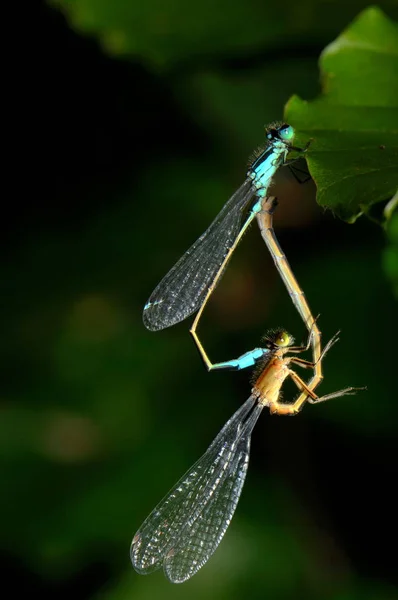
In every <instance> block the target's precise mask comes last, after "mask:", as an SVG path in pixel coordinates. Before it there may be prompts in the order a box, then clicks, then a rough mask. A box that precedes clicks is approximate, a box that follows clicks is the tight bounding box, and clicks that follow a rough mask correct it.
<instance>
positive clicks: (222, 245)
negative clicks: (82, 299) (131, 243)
mask: <svg viewBox="0 0 398 600" xmlns="http://www.w3.org/2000/svg"><path fill="white" fill-rule="evenodd" d="M294 135H295V131H294V129H293V127H291V126H290V125H288V124H286V123H283V124H281V123H276V124H273V125H270V126H269V127H268V128H267V129H266V140H267V143H266V147H265V148H264V149H262V150H261V151H258V152H257V153H256V154H255V156H254V157H253V159H252V161H251V163H250V166H249V169H248V171H247V175H246V180H245V181H244V183H243V184H242V185H241V186H240V188H239V189H238V190H237V191H236V192H235V193H234V195H233V196H232V197H231V198H230V199H229V200H228V202H227V203H226V204H225V205H224V207H223V208H222V209H221V211H220V212H219V213H218V215H217V217H216V218H215V220H214V221H213V222H212V223H211V225H210V226H209V228H208V229H207V230H206V231H205V232H204V233H203V234H202V235H201V236H200V238H198V239H197V240H196V242H195V243H194V244H193V245H192V246H191V247H190V248H189V250H187V252H185V254H184V255H183V256H182V257H181V258H180V259H179V260H178V262H177V263H176V264H175V265H174V267H173V268H172V269H171V270H170V271H169V272H168V273H167V275H166V276H165V277H164V278H163V279H162V280H161V282H160V283H159V284H158V286H157V287H156V288H155V290H154V291H153V293H152V294H151V296H150V298H149V300H148V302H147V303H146V305H145V307H144V312H143V321H144V324H145V326H146V327H147V328H148V329H150V330H151V331H157V330H160V329H164V328H166V327H170V326H171V325H175V324H176V323H179V322H180V321H183V320H184V319H186V318H187V317H189V316H190V315H191V314H193V313H194V312H196V311H197V310H198V309H199V307H200V306H201V304H202V302H203V300H204V298H205V297H206V294H207V292H208V289H209V287H210V286H211V285H212V282H213V281H214V278H215V276H216V274H217V272H218V271H219V267H220V265H221V264H222V263H223V261H224V259H225V257H226V255H227V254H231V253H232V252H233V251H234V249H235V248H236V246H237V245H238V243H239V241H240V240H241V238H242V237H243V235H244V233H245V232H246V231H247V229H248V227H249V225H250V224H251V222H252V221H253V219H254V217H255V216H256V215H257V214H258V213H259V211H261V203H262V200H263V199H264V198H265V197H266V196H267V193H268V190H269V188H270V185H271V183H272V178H273V176H274V175H275V173H276V171H277V169H278V168H279V167H280V166H281V165H284V164H288V163H289V161H288V160H287V154H288V152H289V151H290V150H295V151H297V152H301V153H303V152H305V151H306V150H307V147H308V144H307V146H306V147H305V148H297V147H296V146H293V139H294ZM252 198H254V202H253V204H252V206H251V207H250V209H249V212H248V215H247V217H246V220H245V221H244V222H243V224H242V220H243V215H244V213H245V211H246V210H247V208H248V206H249V204H250V201H251V200H252ZM218 279H219V278H218ZM212 289H214V286H213V287H212Z"/></svg>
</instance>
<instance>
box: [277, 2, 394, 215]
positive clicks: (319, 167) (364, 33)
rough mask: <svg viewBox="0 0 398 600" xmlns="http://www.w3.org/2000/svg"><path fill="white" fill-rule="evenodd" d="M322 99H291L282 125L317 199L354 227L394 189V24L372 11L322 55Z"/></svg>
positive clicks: (363, 16)
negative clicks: (293, 132)
mask: <svg viewBox="0 0 398 600" xmlns="http://www.w3.org/2000/svg"><path fill="white" fill-rule="evenodd" d="M320 69H321V80H322V94H321V96H319V97H318V98H316V99H315V100H313V101H310V102H307V101H305V100H302V99H301V98H298V97H297V96H293V97H292V98H291V99H290V100H289V102H288V104H287V106H286V110H285V118H286V121H287V122H289V123H291V124H292V125H293V126H294V127H295V128H296V129H297V134H298V138H300V144H301V142H302V141H303V140H304V142H305V141H306V140H308V139H310V138H313V141H312V144H311V145H310V148H309V150H308V155H307V161H308V168H309V170H310V173H311V175H312V177H313V179H314V181H315V183H316V186H317V200H318V203H319V204H320V205H321V206H324V207H327V208H330V209H332V210H333V212H335V213H336V214H337V215H338V216H339V217H341V218H342V219H344V220H346V221H350V222H353V221H355V219H356V218H357V217H358V216H360V215H361V214H362V213H367V212H368V211H369V210H370V207H371V206H372V205H374V204H377V203H378V202H386V201H388V200H389V199H390V198H391V197H392V196H393V195H394V194H395V192H396V190H397V189H398V77H397V73H398V27H397V25H396V24H395V23H393V22H392V21H391V20H389V19H388V18H387V17H386V16H385V15H384V14H383V13H382V12H381V10H380V9H378V8H376V7H371V8H368V9H366V10H365V11H363V12H362V13H361V14H360V15H359V16H358V17H357V19H356V20H355V21H354V22H353V23H352V24H351V25H350V26H349V27H348V29H346V30H345V31H344V32H343V33H342V34H341V35H340V36H339V37H338V38H337V39H336V40H335V41H334V42H332V43H331V44H330V45H329V46H327V48H325V50H324V51H323V53H322V55H321V58H320Z"/></svg>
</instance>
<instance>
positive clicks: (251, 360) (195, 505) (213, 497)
mask: <svg viewBox="0 0 398 600" xmlns="http://www.w3.org/2000/svg"><path fill="white" fill-rule="evenodd" d="M310 338H311V333H310V335H309V338H308V342H307V345H306V346H296V347H295V346H293V342H294V340H293V338H292V337H291V336H290V335H289V334H288V333H287V332H286V331H284V330H277V331H274V332H270V333H269V334H268V335H267V336H266V337H265V345H264V347H263V348H256V349H254V350H252V351H251V352H247V353H246V354H243V355H242V356H241V357H239V358H237V359H235V360H230V361H226V362H223V363H217V364H212V363H211V362H210V361H209V359H208V358H207V360H208V362H209V364H210V367H211V369H235V370H239V369H244V368H246V367H249V366H252V365H255V364H256V363H259V365H261V366H260V370H259V372H258V376H257V378H256V381H255V383H254V385H253V388H252V391H251V395H250V397H249V398H248V400H246V402H245V403H244V404H243V405H242V406H241V408H239V409H238V410H237V412H236V413H235V414H234V415H233V416H232V417H231V419H230V420H229V421H228V422H227V423H226V424H225V425H224V427H223V428H222V430H221V431H220V433H219V434H218V435H217V437H216V438H215V440H214V441H213V442H212V444H211V445H210V446H209V448H208V449H207V451H206V452H205V454H203V456H202V457H201V458H200V459H199V460H198V461H197V462H196V463H195V464H194V465H193V466H192V467H191V468H190V469H189V471H187V473H185V475H184V476H183V477H182V478H181V479H180V480H179V481H178V483H177V484H176V485H175V486H174V487H173V488H172V489H171V490H170V492H169V493H168V494H167V495H166V496H165V497H164V498H163V500H162V501H161V502H160V504H158V505H157V506H156V508H155V509H154V510H153V511H152V513H151V514H150V515H149V517H148V518H147V519H146V520H145V521H144V523H143V524H142V526H141V527H140V529H139V530H138V531H137V533H136V534H135V536H134V539H133V541H132V545H131V551H130V556H131V561H132V563H133V566H134V568H135V569H136V571H137V572H138V573H141V574H148V573H151V572H152V571H155V570H157V569H160V568H161V567H162V566H163V568H164V572H165V574H166V577H167V578H168V579H169V580H170V581H171V582H173V583H182V582H183V581H186V580H187V579H189V578H190V577H192V576H193V575H194V574H195V573H196V572H197V571H198V570H199V569H200V568H201V567H202V566H203V565H204V564H205V563H206V562H207V560H208V559H209V558H210V556H211V555H212V554H213V552H214V551H215V550H216V548H217V546H218V545H219V543H220V541H221V539H222V537H223V536H224V534H225V532H226V530H227V528H228V525H229V524H230V522H231V519H232V517H233V514H234V512H235V509H236V506H237V503H238V501H239V498H240V495H241V492H242V488H243V484H244V481H245V477H246V472H247V468H248V464H249V454H250V440H251V434H252V431H253V428H254V426H255V424H256V422H257V419H258V417H259V416H260V413H261V411H262V410H263V408H264V407H268V408H269V410H270V413H271V414H279V415H295V414H297V413H298V412H299V411H300V410H301V408H302V407H303V405H304V403H305V402H306V401H308V402H310V403H317V402H323V401H325V400H330V399H331V398H337V397H339V396H344V395H346V394H353V393H355V391H356V389H360V388H352V387H348V388H346V389H343V390H340V391H338V392H334V393H332V394H327V395H326V396H323V397H318V396H317V395H316V394H315V393H314V392H313V391H312V389H311V388H310V387H309V386H307V385H306V384H305V382H304V381H303V380H302V379H301V378H300V377H299V375H297V373H296V372H295V371H293V370H292V369H291V368H290V367H291V365H298V366H301V367H305V368H314V367H315V365H314V363H311V362H309V361H306V360H303V359H301V358H299V357H297V356H288V355H287V353H300V352H304V351H305V350H307V349H308V348H309V345H310ZM337 339H338V338H337V335H336V336H334V337H333V338H332V339H331V340H330V342H329V343H328V344H327V345H326V346H325V348H324V350H323V352H322V354H321V356H320V357H319V360H322V359H323V357H324V355H325V353H326V352H327V351H328V350H329V348H330V347H331V346H332V345H333V344H334V343H335V342H336V341H337ZM203 352H204V350H203ZM288 377H290V378H291V379H292V380H293V381H294V383H295V384H296V385H297V387H298V388H299V390H300V391H301V392H302V393H301V394H300V396H299V398H298V399H297V400H295V401H294V402H292V403H290V404H286V403H282V402H281V401H280V400H279V395H280V390H281V386H282V384H283V382H284V380H285V379H286V378H288ZM303 394H304V395H303Z"/></svg>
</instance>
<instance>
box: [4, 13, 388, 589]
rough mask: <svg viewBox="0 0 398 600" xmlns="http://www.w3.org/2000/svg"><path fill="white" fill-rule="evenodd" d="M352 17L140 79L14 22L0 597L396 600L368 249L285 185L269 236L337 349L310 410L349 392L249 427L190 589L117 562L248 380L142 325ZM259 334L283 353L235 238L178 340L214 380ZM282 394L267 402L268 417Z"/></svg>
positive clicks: (368, 227) (374, 231)
mask: <svg viewBox="0 0 398 600" xmlns="http://www.w3.org/2000/svg"><path fill="white" fill-rule="evenodd" d="M232 4H233V3H232ZM315 4H316V3H315V2H314V1H312V2H309V3H307V4H306V5H305V6H303V10H304V11H305V10H307V11H310V12H311V7H314V6H315ZM365 6H366V5H365V4H364V5H363V6H361V3H358V2H355V3H353V5H352V6H351V4H350V2H346V3H343V4H340V3H339V2H337V3H336V10H335V11H333V12H334V13H335V21H332V22H330V23H328V27H327V28H326V29H327V31H325V28H323V29H322V28H321V33H319V31H318V30H317V20H316V19H319V25H320V26H321V25H322V9H319V10H317V11H315V13H312V14H316V18H315V21H313V22H312V24H311V26H310V27H307V28H304V30H303V33H302V35H296V36H295V37H294V38H293V39H292V40H291V41H290V42H289V43H287V42H286V43H284V44H278V43H276V42H275V41H271V42H269V40H267V29H266V25H265V24H264V44H263V45H262V44H259V43H257V44H256V46H255V47H253V48H252V49H246V50H245V52H242V51H240V50H239V48H236V50H233V48H232V49H231V46H229V47H228V49H227V50H226V51H225V53H219V52H218V53H217V54H215V55H214V56H212V55H211V54H209V53H208V52H204V53H203V54H201V51H200V46H199V47H198V48H197V51H196V53H195V54H194V55H192V54H191V55H190V56H185V55H184V54H183V53H182V54H181V57H180V60H175V61H174V62H173V63H172V64H168V65H167V67H164V68H159V67H158V65H153V64H151V62H150V61H149V60H146V57H145V56H140V55H137V56H135V57H133V58H132V57H131V56H130V57H111V56H108V55H107V54H106V52H105V50H104V49H103V47H101V45H100V44H99V43H98V41H97V39H96V38H95V37H94V36H87V37H86V36H83V35H81V34H79V33H77V32H76V31H74V30H73V28H71V27H70V26H69V24H68V23H67V21H66V20H65V17H64V16H63V15H62V14H61V13H59V12H57V11H56V10H55V9H53V8H49V7H48V6H46V5H45V4H44V3H40V2H32V3H30V7H29V9H27V11H26V12H25V17H24V18H25V24H26V26H27V32H26V37H25V39H24V52H23V61H22V64H21V65H20V66H19V71H18V73H19V75H18V81H17V83H16V85H15V90H14V93H15V96H16V97H17V96H18V98H19V99H21V98H22V99H23V110H21V109H18V108H17V110H16V113H17V116H16V121H15V123H16V124H18V130H19V129H20V130H21V131H22V137H21V139H20V140H19V142H18V145H19V151H18V153H17V155H16V156H12V157H11V158H12V161H13V166H14V169H15V171H16V173H17V175H16V176H15V177H14V178H13V179H14V181H13V183H14V185H13V192H12V193H10V196H9V199H8V203H7V209H6V210H7V213H4V215H3V216H4V219H3V223H2V240H1V247H2V264H1V268H2V276H1V281H2V293H1V299H2V317H3V319H2V320H3V322H2V326H1V330H2V336H1V353H2V354H1V387H0V393H1V396H0V402H1V404H0V444H1V456H2V460H1V478H2V482H3V492H2V494H1V503H2V510H1V514H2V516H3V521H4V522H3V523H2V536H1V538H2V539H1V552H2V561H1V564H2V568H3V573H2V582H3V588H4V589H5V590H7V589H8V590H10V592H8V593H9V594H11V596H10V597H18V594H19V593H22V590H23V591H24V593H27V592H28V593H29V594H30V595H32V596H36V595H37V597H40V598H41V599H42V600H45V599H46V598H50V597H51V598H53V597H54V595H56V596H57V598H59V599H60V600H63V599H64V598H65V599H66V598H71V597H73V598H74V599H75V600H79V599H85V598H98V597H100V598H106V599H107V600H119V599H122V598H123V599H124V598H134V600H136V599H137V600H141V599H143V600H144V599H146V598H186V597H187V595H189V596H190V598H192V599H195V598H203V597H205V596H206V597H208V598H212V599H213V598H214V599H218V598H228V599H233V598H241V597H242V595H243V594H245V595H247V596H248V597H250V598H272V599H273V600H279V599H281V600H282V599H283V600H284V599H297V598H299V599H300V598H306V599H308V600H311V599H314V600H315V599H317V600H320V599H324V598H325V599H329V598H330V599H336V600H340V599H341V600H346V599H347V600H351V599H355V598H361V599H362V598H365V599H367V598H370V599H375V600H376V599H377V600H381V599H390V598H391V599H392V598H393V597H396V593H397V588H396V586H397V579H398V578H397V570H396V548H395V547H394V542H395V537H396V527H397V517H396V514H397V513H396V494H395V482H396V456H397V417H398V410H397V402H396V400H397V397H396V396H397V394H396V387H397V386H396V371H395V369H396V350H395V346H396V340H397V333H398V326H397V319H396V303H395V301H394V298H393V294H392V290H391V285H390V282H389V281H388V280H387V278H386V276H385V274H384V271H383V256H384V250H385V244H386V242H385V237H384V232H383V230H382V229H381V228H380V227H378V226H377V225H376V224H374V223H371V222H369V221H367V220H365V219H360V220H359V221H358V222H357V223H356V224H354V225H348V224H346V223H343V222H341V221H339V220H337V219H336V218H334V217H333V215H332V214H330V213H324V212H323V211H322V209H320V208H319V207H318V206H317V205H316V202H315V197H314V188H313V185H312V184H311V183H308V184H303V185H299V184H298V183H297V182H296V181H295V179H294V178H293V177H292V176H291V174H290V172H289V171H288V170H286V171H284V172H282V173H281V174H280V176H279V178H278V182H277V189H276V193H277V194H278V197H279V200H280V207H279V209H278V212H277V214H276V217H275V228H276V232H277V236H278V238H279V241H280V243H281V245H282V247H283V249H284V250H285V252H286V254H287V256H288V258H289V261H290V263H291V266H292V267H293V269H294V272H295V274H296V276H297V278H298V280H299V282H300V284H301V286H302V287H303V289H304V290H305V293H306V296H307V298H308V299H309V302H310V305H311V307H312V309H313V311H314V314H318V313H320V314H321V316H320V319H319V325H320V327H321V329H322V331H323V334H324V340H327V339H329V337H331V335H333V334H334V333H335V331H336V330H337V329H341V330H342V333H341V341H340V342H339V343H338V344H337V345H336V346H335V347H334V348H333V349H332V350H331V351H330V353H329V354H328V356H327V358H326V359H325V362H324V368H325V381H324V383H323V384H322V387H321V391H322V393H328V392H331V391H334V390H336V389H339V388H341V387H345V386H347V385H366V386H367V387H368V389H367V391H365V392H362V393H359V394H358V395H357V396H352V397H346V398H341V399H337V400H334V401H332V402H330V403H326V404H324V405H320V406H315V407H312V406H307V407H306V408H305V410H304V411H303V412H302V413H301V414H300V416H298V417H297V418H295V419H283V418H277V417H270V416H269V415H267V414H264V415H263V416H262V417H261V419H260V421H259V423H258V424H257V426H256V429H255V431H254V436H253V444H252V457H251V464H250V469H249V473H248V477H247V481H246V485H245V489H244V491H243V494H242V499H241V502H240V504H239V506H238V509H237V512H236V515H235V517H234V520H233V523H232V525H231V527H230V529H229V531H228V533H227V534H226V537H225V539H224V540H223V542H222V543H221V545H220V548H219V550H218V551H217V552H216V554H215V555H214V556H213V557H212V559H211V560H210V561H209V563H208V565H206V567H205V568H203V569H202V570H201V571H200V572H199V574H198V575H196V576H195V577H194V578H193V579H192V580H191V581H190V582H188V583H186V584H184V585H183V586H173V585H172V584H169V583H168V582H167V581H166V580H165V579H164V577H163V576H162V574H161V573H158V574H154V575H151V576H150V577H140V576H139V575H137V574H136V573H135V572H134V571H133V570H132V568H131V565H130V561H129V553H128V551H129V544H130V541H131V538H132V536H133V535H134V532H135V531H136V530H137V529H138V527H139V525H140V524H141V522H142V520H143V519H144V518H145V516H146V515H147V514H148V513H149V512H150V511H151V510H152V508H153V507H154V506H155V504H156V503H157V502H158V501H159V500H160V498H161V497H162V496H163V495H164V494H165V493H166V491H167V490H168V489H169V488H170V487H171V485H172V484H173V483H174V482H175V481H176V480H177V479H178V478H179V476H180V475H182V473H183V472H184V471H185V470H186V469H187V468H188V467H189V466H190V465H191V464H192V463H193V462H194V461H195V460H196V459H197V458H198V457H199V456H200V454H201V453H202V452H203V451H204V450H205V449H206V447H207V445H208V444H209V443H210V442H211V440H212V439H213V438H214V437H215V435H216V433H217V432H218V431H219V429H220V428H221V426H222V425H223V423H224V422H225V421H226V420H227V419H228V418H229V416H230V415H231V414H232V413H233V412H234V411H235V410H236V409H237V407H238V406H239V405H240V404H241V403H242V402H243V401H244V400H245V399H246V398H247V397H248V395H249V393H250V384H249V373H245V372H243V373H241V374H235V373H214V374H209V375H208V374H207V373H206V371H205V369H204V368H203V366H202V364H201V362H200V360H199V358H198V356H197V353H196V350H195V348H194V345H193V343H192V341H191V340H190V338H189V334H188V327H189V322H188V321H187V322H185V323H182V324H180V325H178V326H176V327H175V328H172V329H170V330H166V331H164V332H160V333H157V334H154V333H150V332H148V331H146V330H145V328H144V326H143V324H142V322H141V314H142V307H143V305H144V304H145V302H146V300H147V297H148V296H149V294H150V292H151V291H152V289H153V288H154V286H155V285H156V284H157V283H158V281H159V280H160V278H161V277H162V276H163V275H164V274H165V273H166V271H167V270H168V269H169V267H171V266H172V264H173V263H174V261H175V260H176V259H177V258H178V257H179V256H180V255H181V254H182V252H183V251H185V250H186V248H187V247H188V246H189V245H190V243H191V242H192V241H194V239H195V238H196V237H197V236H198V235H199V234H200V233H202V232H203V231H204V229H205V228H206V227H207V225H208V224H209V223H210V221H211V220H212V218H213V217H214V216H215V215H216V213H217V211H218V210H219V209H220V208H221V206H222V205H223V203H224V202H225V201H226V200H227V199H228V197H229V195H231V194H232V192H233V191H234V189H235V188H236V187H238V185H239V184H240V183H241V181H242V180H243V178H244V176H245V168H246V163H247V158H248V156H249V155H250V153H251V151H252V150H253V148H255V147H256V146H258V145H260V144H261V143H263V141H264V133H263V125H264V124H266V123H269V122H270V121H272V120H275V119H280V118H282V117H283V106H284V103H285V102H286V101H287V99H288V98H289V96H290V95H291V94H292V93H298V94H300V95H301V96H303V97H305V98H308V99H310V98H312V97H314V96H315V95H316V94H317V93H319V83H318V79H319V73H318V70H317V59H318V56H319V53H320V51H321V50H322V49H323V47H324V46H325V45H326V44H327V43H329V42H330V41H332V40H333V39H334V38H335V37H336V36H337V35H338V34H339V32H340V31H341V29H342V28H344V27H346V26H347V25H348V24H349V22H350V20H351V19H352V18H353V17H354V16H355V15H356V14H357V12H358V11H359V10H361V9H363V8H365ZM282 8H283V7H281V6H279V10H282ZM329 8H330V7H329ZM385 8H386V10H387V14H390V16H394V15H395V16H396V10H395V12H394V9H393V8H392V4H390V5H388V4H387V5H386V7H385ZM275 9H276V6H275ZM155 13H156V9H155V8H154V18H155V17H156V14H155ZM228 18H229V15H228V14H225V19H226V20H228ZM303 19H304V22H305V12H304V16H303ZM311 32H312V33H311ZM144 33H145V32H144ZM141 34H142V32H141ZM4 118H5V119H7V116H4ZM278 325H283V326H285V327H287V328H288V329H289V331H291V333H292V334H293V335H295V337H296V338H297V339H298V341H301V340H304V339H305V338H306V331H305V328H304V326H303V324H302V323H301V321H300V318H299V317H298V315H297V314H296V312H295V311H294V308H293V306H292V305H291V302H290V300H289V297H288V295H287V293H286V290H285V289H284V287H283V285H282V283H281V282H280V280H279V279H278V276H277V274H276V272H275V270H274V267H273V264H272V261H271V259H270V258H269V256H268V255H267V251H266V248H265V246H264V244H263V242H262V240H261V237H260V235H259V232H258V228H257V226H256V225H254V226H253V227H252V229H251V231H250V233H249V234H248V235H247V236H245V239H244V241H243V243H242V244H241V246H240V248H239V250H238V251H237V252H236V256H235V257H234V259H233V261H232V264H231V265H230V267H229V269H228V272H227V274H226V276H225V278H224V279H223V281H222V284H221V285H220V287H219V289H218V290H217V293H216V294H215V296H214V297H213V299H212V302H211V305H210V306H209V309H208V311H207V313H206V314H205V317H204V319H203V324H202V327H201V330H200V333H201V337H202V339H203V340H204V343H205V346H206V348H207V349H208V351H209V354H210V357H211V358H212V359H213V360H214V361H220V360H226V359H229V358H232V357H235V356H238V355H239V354H242V353H243V352H245V351H247V350H249V349H250V348H253V347H255V346H257V345H258V344H259V339H260V338H261V336H262V335H263V334H264V332H265V331H266V330H267V328H269V327H275V326H278ZM294 394H295V391H294V388H293V387H291V386H289V384H287V385H286V390H285V393H284V398H285V399H286V400H288V399H289V398H291V397H292V396H293V395H294ZM264 413H265V411H264Z"/></svg>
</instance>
